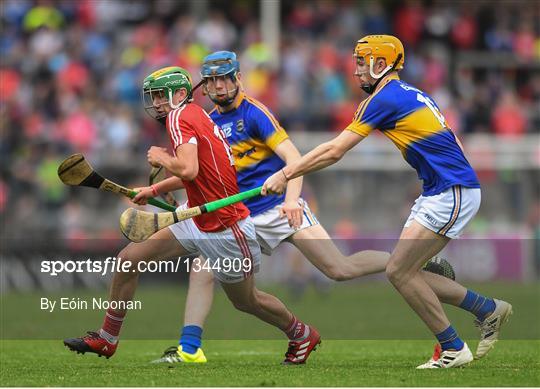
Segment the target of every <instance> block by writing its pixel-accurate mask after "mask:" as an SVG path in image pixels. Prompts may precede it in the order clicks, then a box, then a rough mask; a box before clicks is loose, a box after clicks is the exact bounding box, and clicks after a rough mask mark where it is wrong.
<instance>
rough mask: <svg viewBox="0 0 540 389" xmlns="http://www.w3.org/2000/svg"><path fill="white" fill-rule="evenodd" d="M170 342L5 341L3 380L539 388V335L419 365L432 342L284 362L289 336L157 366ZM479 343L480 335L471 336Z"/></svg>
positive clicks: (342, 348)
mask: <svg viewBox="0 0 540 389" xmlns="http://www.w3.org/2000/svg"><path fill="white" fill-rule="evenodd" d="M170 344H171V342H170V341H163V340H159V341H158V340H153V341H142V340H128V341H122V342H121V345H120V347H119V351H118V352H117V354H116V355H115V356H114V357H112V358H111V359H109V360H107V359H105V358H98V357H97V355H95V354H85V355H77V354H75V353H72V352H69V351H67V349H64V346H63V345H62V342H61V341H59V340H55V341H43V340H41V341H24V340H11V341H2V343H1V349H2V352H1V357H0V362H1V363H0V365H1V372H2V374H1V381H2V386H538V385H540V375H539V368H540V363H539V359H540V356H539V353H540V351H539V350H540V342H539V341H500V342H499V344H497V347H496V349H495V350H493V351H492V352H491V353H490V354H489V355H488V356H487V357H486V358H484V359H482V360H480V361H474V362H473V363H471V364H470V365H469V366H468V367H466V368H463V369H448V370H434V371H426V370H422V371H418V370H415V369H414V367H415V366H416V365H417V364H420V363H423V362H425V360H426V359H427V358H428V357H429V355H430V351H431V347H432V345H433V342H431V341H414V340H410V341H389V340H377V341H375V340H371V341H369V340H366V341H354V340H347V341H337V340H330V341H323V344H322V347H321V348H320V349H318V350H317V351H316V352H314V353H313V354H312V356H311V358H310V360H309V361H308V363H307V364H306V365H303V366H281V365H280V364H279V363H280V361H281V360H282V355H283V353H284V351H285V348H286V342H285V341H275V340H259V341H245V340H236V341H232V340H231V341H223V340H220V341H206V342H205V350H206V354H207V357H208V358H209V362H208V363H207V364H205V365H182V364H176V365H172V366H171V367H170V366H167V365H161V364H160V365H156V364H150V363H149V361H150V360H152V359H154V358H157V357H159V356H160V353H161V351H162V350H163V349H164V348H166V347H167V346H169V345H170ZM469 345H470V346H475V345H476V341H470V342H469Z"/></svg>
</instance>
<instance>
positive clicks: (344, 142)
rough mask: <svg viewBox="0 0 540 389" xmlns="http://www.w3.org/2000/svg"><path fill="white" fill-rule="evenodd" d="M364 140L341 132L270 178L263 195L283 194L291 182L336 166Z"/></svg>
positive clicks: (353, 134) (352, 134)
mask: <svg viewBox="0 0 540 389" xmlns="http://www.w3.org/2000/svg"><path fill="white" fill-rule="evenodd" d="M362 139H364V137H363V136H361V135H358V134H356V133H354V132H352V131H343V132H341V134H339V135H338V136H337V137H335V138H334V139H332V140H331V141H328V142H326V143H323V144H321V145H319V146H317V147H315V148H314V149H313V150H311V151H310V152H309V153H307V154H306V155H304V156H303V157H301V158H300V159H299V160H297V161H296V162H293V163H292V164H287V166H285V167H284V168H283V169H282V170H281V171H279V172H277V173H275V174H273V175H271V176H270V177H268V179H267V180H266V181H265V183H264V185H263V189H262V192H261V193H262V194H263V195H267V194H268V193H283V191H284V190H285V187H286V186H287V182H288V181H289V180H292V179H293V178H296V177H300V176H303V175H304V174H307V173H310V172H313V171H316V170H320V169H324V168H325V167H328V166H330V165H333V164H335V163H336V162H337V161H339V160H340V159H341V158H343V156H344V155H345V153H346V152H347V151H349V150H350V149H352V148H353V147H354V146H356V145H357V144H358V143H359V142H360V141H361V140H362Z"/></svg>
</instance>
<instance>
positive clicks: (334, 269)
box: [324, 266, 350, 281]
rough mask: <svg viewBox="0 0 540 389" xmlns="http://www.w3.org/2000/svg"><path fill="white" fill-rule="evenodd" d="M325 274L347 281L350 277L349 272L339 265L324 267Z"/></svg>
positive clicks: (333, 278)
mask: <svg viewBox="0 0 540 389" xmlns="http://www.w3.org/2000/svg"><path fill="white" fill-rule="evenodd" d="M324 274H325V275H326V276H327V277H328V278H330V279H331V280H334V281H346V280H348V279H350V277H348V276H347V274H346V273H345V272H344V271H343V269H341V268H340V267H338V266H330V267H327V268H325V269H324Z"/></svg>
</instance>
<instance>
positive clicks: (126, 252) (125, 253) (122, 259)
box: [117, 246, 137, 273]
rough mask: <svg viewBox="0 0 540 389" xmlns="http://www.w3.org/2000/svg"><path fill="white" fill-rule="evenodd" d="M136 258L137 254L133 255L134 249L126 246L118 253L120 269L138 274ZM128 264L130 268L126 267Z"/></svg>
mask: <svg viewBox="0 0 540 389" xmlns="http://www.w3.org/2000/svg"><path fill="white" fill-rule="evenodd" d="M134 258H135V253H133V249H132V248H131V247H130V246H126V247H124V248H123V249H122V251H120V253H118V256H117V260H118V263H119V265H118V269H122V270H126V272H128V273H136V272H137V264H136V262H137V261H136V260H135V259H134ZM126 263H128V264H129V265H130V266H127V265H125V264H126Z"/></svg>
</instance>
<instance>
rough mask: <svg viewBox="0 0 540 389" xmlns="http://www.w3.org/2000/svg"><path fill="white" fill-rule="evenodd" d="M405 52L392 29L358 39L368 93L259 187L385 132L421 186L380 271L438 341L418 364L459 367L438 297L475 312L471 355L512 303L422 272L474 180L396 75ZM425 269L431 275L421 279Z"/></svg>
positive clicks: (466, 204)
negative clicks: (332, 129)
mask: <svg viewBox="0 0 540 389" xmlns="http://www.w3.org/2000/svg"><path fill="white" fill-rule="evenodd" d="M404 56H405V53H404V49H403V45H402V44H401V42H400V40H399V39H398V38H396V37H394V36H390V35H368V36H366V37H364V38H362V39H360V40H359V41H358V42H357V44H356V47H355V50H354V59H355V61H356V63H355V66H356V71H355V74H354V75H355V76H356V78H357V79H358V81H359V84H360V87H361V88H362V89H363V90H364V91H365V92H367V93H368V94H369V97H368V98H366V99H365V100H364V101H362V102H361V103H360V105H359V106H358V110H357V111H356V113H355V116H354V119H353V121H352V123H351V124H350V125H349V126H347V128H346V129H345V130H344V131H343V132H342V133H341V134H340V135H338V136H337V137H336V138H334V139H333V140H331V141H329V142H327V143H324V144H322V145H320V146H318V147H316V148H315V149H314V150H312V151H311V152H309V153H308V154H306V155H305V156H304V157H302V158H301V159H300V160H297V161H295V162H293V163H292V164H287V166H286V167H285V168H283V169H282V170H281V171H279V172H277V173H275V174H274V175H273V176H272V177H270V178H269V179H268V180H267V181H266V182H265V184H264V187H263V193H283V191H284V190H285V187H286V185H287V182H288V181H289V180H291V179H296V178H297V177H300V176H302V175H304V174H306V173H309V172H311V171H315V170H319V169H322V168H325V167H327V166H329V165H332V164H334V163H336V162H337V161H339V160H340V159H341V158H342V157H343V155H344V154H345V153H346V152H347V151H348V150H350V149H351V148H352V147H354V146H355V145H356V144H358V143H359V142H360V141H361V140H362V139H364V138H365V137H366V136H368V135H369V133H370V132H371V131H373V130H379V131H381V132H382V133H383V134H384V135H385V136H386V137H388V138H389V139H390V140H391V141H392V142H393V143H394V144H395V145H396V146H397V148H398V149H399V150H400V151H401V153H402V155H403V157H404V158H405V160H406V161H407V162H408V163H409V164H410V165H411V166H412V168H414V169H415V170H416V172H417V173H418V177H419V178H420V179H421V180H422V181H423V193H422V195H421V196H420V197H419V198H418V199H417V200H416V202H415V203H414V205H413V207H412V210H411V214H410V216H409V218H408V220H407V221H406V223H405V225H404V228H403V231H402V233H401V236H400V240H399V241H398V243H397V245H396V247H395V249H394V251H393V252H392V255H391V257H390V259H389V262H388V265H387V266H386V274H387V276H388V278H389V280H390V282H391V283H392V284H393V285H394V287H395V288H396V289H397V290H398V292H399V293H400V294H401V295H402V296H403V298H404V299H405V300H406V301H407V303H408V304H409V305H410V306H411V307H412V308H413V309H414V311H415V312H416V313H417V314H418V316H420V318H421V319H422V320H423V321H424V322H425V324H426V325H427V326H428V328H429V329H430V330H431V331H432V332H433V334H434V335H435V336H436V338H437V339H438V341H439V343H438V344H437V347H436V349H435V353H434V355H433V357H432V358H431V359H430V360H429V361H428V362H427V363H425V364H423V365H420V366H418V368H446V367H458V366H462V365H465V364H467V363H469V362H471V361H472V360H473V355H472V353H471V351H470V350H469V348H468V347H467V344H465V343H464V342H463V341H462V340H461V339H460V338H459V336H458V334H457V333H456V331H455V330H454V328H453V327H452V326H451V325H450V322H449V320H448V318H447V317H446V314H445V312H444V310H443V308H442V305H441V302H444V303H448V304H452V305H455V306H459V307H461V308H463V309H465V310H467V311H469V312H471V313H473V314H474V315H475V316H476V325H477V326H478V327H479V328H480V332H481V340H480V343H479V345H478V348H477V350H476V358H481V357H483V356H484V355H486V353H487V352H488V351H489V350H490V349H491V348H492V347H493V346H494V344H495V342H496V341H497V339H498V336H499V330H500V326H501V325H502V324H503V323H504V322H505V321H506V320H507V319H508V317H509V316H510V314H511V313H512V307H511V305H510V304H508V303H507V302H505V301H501V300H496V299H491V298H487V297H484V296H482V295H479V294H478V293H476V292H473V291H472V290H467V289H466V288H464V287H463V286H461V285H459V284H458V283H456V282H455V281H452V280H450V279H447V278H443V277H440V276H437V275H433V274H421V273H425V272H420V269H421V268H422V265H423V264H424V263H425V262H426V261H428V259H429V258H431V257H432V256H433V255H436V254H437V253H439V252H440V251H441V250H442V249H443V248H444V246H445V245H446V244H447V243H448V242H449V241H450V239H454V238H457V237H459V235H460V234H461V232H462V231H463V229H464V228H465V226H466V224H467V223H468V222H469V221H470V220H471V219H472V218H473V217H474V215H475V214H476V212H477V211H478V208H479V206H480V184H479V182H478V179H477V177H476V174H475V172H474V170H473V169H472V167H471V165H470V164H469V162H468V161H467V159H466V158H465V155H464V154H463V149H462V147H461V145H460V143H459V141H458V139H457V138H456V136H455V135H454V134H453V133H452V131H451V129H449V128H448V124H447V122H446V121H445V119H444V117H443V115H442V114H441V112H440V111H439V108H438V107H437V105H436V104H435V102H434V101H433V100H432V99H431V98H430V97H429V96H428V95H426V94H425V93H424V92H422V91H420V90H418V89H416V88H414V87H413V86H411V85H409V84H407V83H405V82H403V81H401V80H400V79H399V76H398V71H399V70H401V69H402V68H403V64H404ZM426 276H428V277H430V278H432V279H433V280H436V282H433V283H431V284H430V283H429V282H426Z"/></svg>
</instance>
